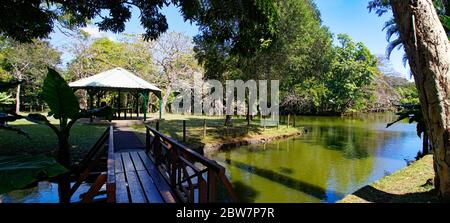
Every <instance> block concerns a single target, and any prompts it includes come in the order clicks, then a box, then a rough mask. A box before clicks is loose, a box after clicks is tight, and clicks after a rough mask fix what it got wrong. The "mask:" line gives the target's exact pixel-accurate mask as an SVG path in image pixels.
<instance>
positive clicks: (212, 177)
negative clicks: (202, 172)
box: [208, 170, 216, 203]
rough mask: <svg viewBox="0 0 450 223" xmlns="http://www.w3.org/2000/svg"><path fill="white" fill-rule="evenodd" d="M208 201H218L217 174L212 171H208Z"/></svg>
mask: <svg viewBox="0 0 450 223" xmlns="http://www.w3.org/2000/svg"><path fill="white" fill-rule="evenodd" d="M208 201H209V202H210V203H213V202H215V201H216V174H215V173H214V171H212V170H209V171H208Z"/></svg>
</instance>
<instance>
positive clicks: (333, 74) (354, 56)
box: [325, 34, 377, 114]
mask: <svg viewBox="0 0 450 223" xmlns="http://www.w3.org/2000/svg"><path fill="white" fill-rule="evenodd" d="M338 41H339V43H340V44H341V45H340V46H336V47H335V48H334V53H333V60H332V63H331V66H330V71H329V73H328V75H327V77H326V80H325V83H326V86H327V88H328V89H329V92H330V94H329V95H328V97H327V100H328V101H329V102H328V104H329V109H330V111H331V112H333V113H338V114H342V113H345V112H347V110H348V109H349V108H352V107H353V106H354V105H356V103H357V102H358V101H359V100H361V99H363V98H364V96H365V95H364V94H363V93H364V92H363V89H364V87H366V86H369V85H370V84H371V83H372V81H373V79H374V76H375V72H376V71H377V59H376V57H375V56H374V55H372V54H371V53H370V51H369V49H368V48H367V47H366V46H365V45H364V44H363V43H361V42H360V43H356V44H355V43H354V42H353V41H352V40H351V39H350V37H349V36H348V35H345V34H344V35H343V34H340V35H338Z"/></svg>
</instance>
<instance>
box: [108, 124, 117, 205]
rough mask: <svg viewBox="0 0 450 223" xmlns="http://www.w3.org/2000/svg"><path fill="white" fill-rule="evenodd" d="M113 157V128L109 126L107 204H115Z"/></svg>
mask: <svg viewBox="0 0 450 223" xmlns="http://www.w3.org/2000/svg"><path fill="white" fill-rule="evenodd" d="M114 165H115V155H114V127H113V126H112V125H110V126H109V139H108V161H107V176H106V193H107V195H108V196H107V202H108V203H114V202H116V176H115V167H114Z"/></svg>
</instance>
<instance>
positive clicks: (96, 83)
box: [69, 67, 162, 120]
mask: <svg viewBox="0 0 450 223" xmlns="http://www.w3.org/2000/svg"><path fill="white" fill-rule="evenodd" d="M69 86H70V87H71V88H73V89H75V90H77V89H85V90H88V92H89V91H90V92H98V91H117V92H118V93H119V97H118V108H117V110H118V111H119V118H120V110H121V108H120V92H121V91H122V92H124V91H125V92H126V91H134V92H137V93H138V94H141V93H142V96H144V104H146V103H147V99H148V93H149V92H152V93H154V94H155V95H156V96H158V98H159V118H160V119H161V116H162V113H161V106H162V98H161V89H159V88H158V87H156V86H155V85H153V84H150V83H148V82H147V81H145V80H143V79H142V78H140V77H138V76H136V75H135V74H133V73H131V72H130V71H128V70H125V69H123V68H121V67H117V68H114V69H111V70H107V71H104V72H101V73H99V74H96V75H94V76H90V77H87V78H83V79H80V80H77V81H74V82H71V83H69ZM90 97H92V96H91V95H90ZM91 107H93V106H92V104H91ZM146 108H147V107H144V120H146V118H147V110H146Z"/></svg>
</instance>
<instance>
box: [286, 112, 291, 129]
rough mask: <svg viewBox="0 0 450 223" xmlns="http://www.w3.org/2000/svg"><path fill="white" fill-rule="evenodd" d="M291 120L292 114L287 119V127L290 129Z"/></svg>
mask: <svg viewBox="0 0 450 223" xmlns="http://www.w3.org/2000/svg"><path fill="white" fill-rule="evenodd" d="M290 119H291V114H288V117H287V127H288V128H289V124H290V121H291V120H290Z"/></svg>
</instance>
